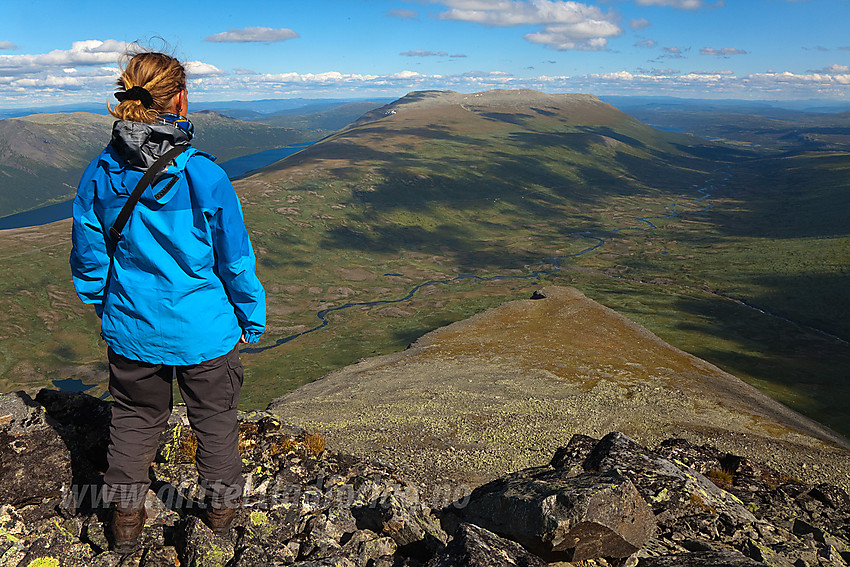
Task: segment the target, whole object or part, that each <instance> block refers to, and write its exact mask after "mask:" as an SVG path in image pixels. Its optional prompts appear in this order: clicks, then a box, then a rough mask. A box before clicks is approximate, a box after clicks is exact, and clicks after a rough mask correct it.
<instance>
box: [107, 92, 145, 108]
mask: <svg viewBox="0 0 850 567" xmlns="http://www.w3.org/2000/svg"><path fill="white" fill-rule="evenodd" d="M115 98H117V99H118V100H119V101H120V102H124V101H125V100H138V101H140V102H141V103H142V104H143V105H144V107H145V108H150V107H151V106H153V96H151V93H150V92H148V90H147V89H146V88H144V87H133V88H132V89H129V90H126V91H118V92H117V93H115Z"/></svg>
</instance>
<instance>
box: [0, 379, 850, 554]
mask: <svg viewBox="0 0 850 567" xmlns="http://www.w3.org/2000/svg"><path fill="white" fill-rule="evenodd" d="M108 419H109V405H108V403H106V402H103V401H101V400H98V399H95V398H92V397H90V396H86V395H85V394H64V393H60V392H56V391H52V390H42V391H41V392H39V394H38V395H37V396H36V399H35V400H33V399H32V398H30V397H29V396H27V395H26V394H25V393H23V392H18V393H12V394H6V395H3V396H0V437H2V438H3V439H2V441H3V442H2V443H0V451H2V455H0V506H2V507H0V536H2V537H0V565H2V566H7V565H8V566H20V567H47V566H60V565H68V566H103V567H106V566H118V565H140V566H164V565H169V566H175V565H186V566H198V567H200V566H213V565H227V566H230V567H249V566H252V567H253V566H256V567H259V566H273V565H293V566H300V567H308V566H309V567H319V566H327V567H333V566H337V567H390V566H408V567H414V566H427V567H448V566H458V567H460V566H492V567H500V566H525V567H537V566H544V565H547V563H548V564H550V565H551V564H557V565H564V566H567V565H583V566H588V567H589V566H594V565H600V566H604V565H612V566H615V565H616V566H626V565H628V566H639V567H640V566H646V567H652V566H657V567H662V566H665V567H666V566H676V565H694V566H708V565H715V566H721V565H722V566H738V565H741V566H744V565H747V566H752V565H773V566H783V567H784V566H792V565H793V566H795V567H805V566H814V565H822V566H843V565H847V564H848V562H850V497H848V495H847V494H846V493H845V492H844V491H842V490H841V489H839V488H837V487H835V486H832V485H828V484H819V485H815V486H813V485H809V484H804V483H802V482H800V481H799V480H797V479H794V478H788V477H785V476H782V475H781V474H779V473H778V472H777V471H775V470H772V469H770V468H768V467H766V466H762V465H760V464H758V463H755V462H753V461H750V460H749V459H747V458H746V457H743V456H736V455H731V454H728V453H724V452H721V451H718V450H717V449H714V448H712V447H710V446H706V445H703V446H697V445H694V444H692V443H689V442H687V441H684V440H682V439H670V440H667V441H664V442H662V443H660V444H659V445H658V446H656V447H655V448H654V449H652V450H650V449H647V448H645V447H643V446H641V445H639V444H637V443H635V442H634V441H632V440H631V439H629V438H628V437H626V436H625V435H623V434H622V433H619V432H613V433H610V434H608V435H606V436H604V437H603V438H602V439H599V440H597V439H593V438H591V437H587V436H584V435H574V436H572V438H571V439H565V440H564V443H563V446H562V447H560V448H559V449H558V450H557V451H556V452H555V454H554V455H552V456H551V459H550V460H549V462H544V463H540V465H539V466H536V467H532V468H527V469H525V470H521V471H517V472H514V473H511V474H508V475H505V476H503V477H501V478H498V479H496V480H493V481H491V482H488V483H486V484H483V485H481V486H478V487H474V488H473V487H467V486H462V485H452V484H447V485H444V486H441V487H437V489H435V488H434V487H431V489H429V492H428V493H427V494H426V493H425V491H424V488H423V487H422V486H421V485H417V484H414V483H411V482H408V481H406V480H405V479H404V478H401V477H400V476H399V475H398V474H397V473H396V472H394V471H393V470H392V469H391V468H390V467H389V466H387V465H386V464H383V463H381V462H379V461H372V462H367V461H365V460H360V459H357V458H354V457H351V456H348V455H345V454H343V453H338V452H335V451H333V450H331V449H329V448H326V447H325V446H324V441H323V439H322V438H321V437H320V436H318V435H315V434H310V433H307V432H305V431H304V430H300V429H296V428H293V427H290V426H287V425H286V424H284V423H282V422H281V421H280V419H279V418H278V417H276V416H274V415H272V414H270V413H267V412H258V413H252V414H244V415H242V416H241V424H240V449H241V452H242V455H243V459H244V472H245V474H246V476H247V477H248V487H247V494H246V496H245V499H244V503H243V504H244V507H243V509H242V510H241V512H240V514H239V516H238V518H237V521H236V525H235V529H234V530H233V533H232V536H231V537H230V538H229V539H221V538H218V537H216V536H214V535H213V533H212V532H211V531H210V530H209V529H207V528H206V526H205V525H204V524H203V523H202V522H200V521H199V519H198V517H197V516H196V515H195V512H196V511H197V510H198V509H199V506H201V505H202V503H201V501H200V499H199V494H198V487H197V484H196V478H195V470H194V463H193V454H194V438H193V436H192V434H191V432H190V431H189V428H188V426H187V425H186V420H185V417H184V416H183V414H182V413H181V412H180V411H179V408H178V411H175V413H174V414H173V415H172V419H171V422H170V426H169V428H168V430H167V431H166V432H165V433H164V434H163V437H162V444H161V446H160V450H159V453H158V455H157V458H156V461H155V462H154V463H153V465H152V469H151V471H152V472H151V474H152V478H153V483H152V488H151V491H150V492H149V495H148V501H147V507H148V517H149V519H148V522H147V524H146V527H145V532H144V536H143V546H142V548H141V549H139V550H138V551H137V552H136V553H135V554H132V555H130V556H120V555H118V554H116V553H114V552H110V551H108V548H109V543H108V534H107V533H106V530H105V529H104V522H105V520H106V513H105V510H104V509H103V507H102V503H101V502H100V500H99V498H98V495H99V485H98V484H97V480H98V475H99V473H100V472H101V471H102V469H103V467H104V464H105V463H104V455H105V449H106V445H107V443H108V430H107V425H108Z"/></svg>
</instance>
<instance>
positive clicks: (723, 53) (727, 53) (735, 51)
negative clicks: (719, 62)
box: [699, 47, 747, 57]
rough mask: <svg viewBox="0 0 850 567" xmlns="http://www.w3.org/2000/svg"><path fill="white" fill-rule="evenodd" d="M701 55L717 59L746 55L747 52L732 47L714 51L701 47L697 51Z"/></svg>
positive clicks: (710, 48) (711, 48)
mask: <svg viewBox="0 0 850 567" xmlns="http://www.w3.org/2000/svg"><path fill="white" fill-rule="evenodd" d="M699 52H700V54H701V55H716V56H718V57H729V56H730V55H746V54H747V52H746V51H744V50H743V49H736V48H734V47H724V48H722V49H714V48H713V47H703V48H702V49H700V50H699Z"/></svg>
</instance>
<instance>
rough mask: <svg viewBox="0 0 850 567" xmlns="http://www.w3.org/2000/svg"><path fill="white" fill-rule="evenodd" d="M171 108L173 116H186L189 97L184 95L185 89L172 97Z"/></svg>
mask: <svg viewBox="0 0 850 567" xmlns="http://www.w3.org/2000/svg"><path fill="white" fill-rule="evenodd" d="M171 108H172V111H173V112H174V114H178V115H180V116H186V114H187V113H188V112H189V97H188V95H187V93H186V89H183V90H182V91H180V92H178V93H177V94H175V95H174V98H172V99H171Z"/></svg>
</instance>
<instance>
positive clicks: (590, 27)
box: [432, 0, 623, 51]
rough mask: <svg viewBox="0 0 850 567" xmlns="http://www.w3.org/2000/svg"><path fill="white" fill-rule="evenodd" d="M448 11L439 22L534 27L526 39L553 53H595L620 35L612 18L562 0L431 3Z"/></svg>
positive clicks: (472, 0) (449, 1)
mask: <svg viewBox="0 0 850 567" xmlns="http://www.w3.org/2000/svg"><path fill="white" fill-rule="evenodd" d="M432 1H433V2H437V3H440V4H443V5H445V6H446V7H447V8H449V9H448V10H447V11H445V12H442V13H440V16H439V17H440V19H443V20H458V21H464V22H472V23H476V24H481V25H485V26H497V27H508V26H521V25H537V26H543V29H542V30H541V31H539V32H536V33H529V34H526V35H525V36H524V37H525V39H526V40H528V41H530V42H532V43H539V44H543V45H546V46H548V47H551V48H552V49H557V50H572V49H577V50H585V51H598V50H602V49H605V48H606V47H607V43H608V38H611V37H616V36H618V35H620V34H622V33H623V30H622V28H620V26H619V25H618V24H617V23H616V22H615V20H616V17H615V16H614V15H612V14H610V13H606V12H603V11H602V10H601V9H600V8H599V7H597V6H589V5H587V4H582V3H579V2H568V1H564V0H493V1H483V0H439V1H438V0H432Z"/></svg>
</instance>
